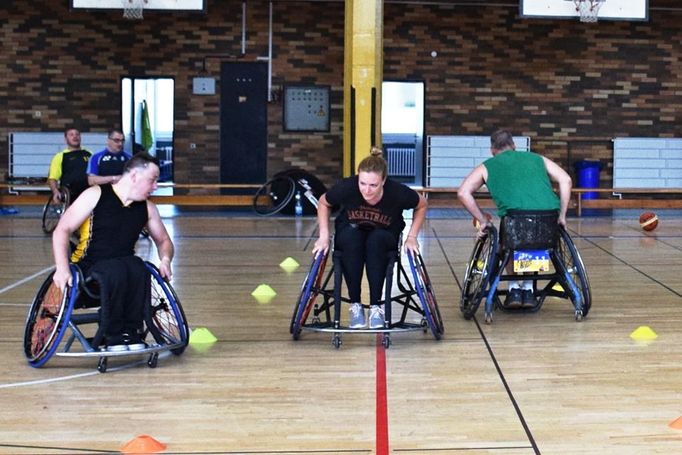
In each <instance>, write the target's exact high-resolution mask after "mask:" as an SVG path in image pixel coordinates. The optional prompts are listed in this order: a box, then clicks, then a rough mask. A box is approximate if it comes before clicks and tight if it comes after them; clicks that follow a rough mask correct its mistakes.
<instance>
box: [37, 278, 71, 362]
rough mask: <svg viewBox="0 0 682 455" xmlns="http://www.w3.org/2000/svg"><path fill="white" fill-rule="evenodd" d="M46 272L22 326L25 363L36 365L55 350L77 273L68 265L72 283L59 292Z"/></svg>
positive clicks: (69, 308)
mask: <svg viewBox="0 0 682 455" xmlns="http://www.w3.org/2000/svg"><path fill="white" fill-rule="evenodd" d="M53 275H54V272H52V273H50V275H49V276H48V277H47V279H46V280H45V282H44V283H43V284H42V285H41V286H40V289H39V290H38V294H37V295H36V297H35V299H33V303H32V304H31V307H30V308H29V310H28V316H27V317H26V328H25V329H24V355H25V356H26V359H27V360H28V364H29V365H31V366H32V367H35V368H38V367H41V366H42V365H44V364H45V362H47V361H48V360H49V359H50V357H52V355H53V354H54V353H55V351H56V350H57V347H58V346H59V343H60V342H61V341H62V338H63V337H64V334H65V333H66V329H67V327H68V322H69V319H70V318H71V312H72V311H73V304H74V302H75V301H76V297H77V294H78V292H77V291H75V289H78V284H79V274H78V273H76V272H75V270H74V268H73V267H72V275H73V286H72V287H68V286H67V288H66V289H65V290H64V292H62V291H61V290H60V289H59V288H58V287H57V286H56V285H55V284H54V282H53V281H52V276H53Z"/></svg>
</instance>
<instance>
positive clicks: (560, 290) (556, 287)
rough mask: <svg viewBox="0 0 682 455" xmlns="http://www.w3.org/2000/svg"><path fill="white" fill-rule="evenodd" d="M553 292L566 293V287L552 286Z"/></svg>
mask: <svg viewBox="0 0 682 455" xmlns="http://www.w3.org/2000/svg"><path fill="white" fill-rule="evenodd" d="M552 290H554V291H557V292H564V287H563V286H562V285H560V284H559V283H557V284H555V285H554V286H552Z"/></svg>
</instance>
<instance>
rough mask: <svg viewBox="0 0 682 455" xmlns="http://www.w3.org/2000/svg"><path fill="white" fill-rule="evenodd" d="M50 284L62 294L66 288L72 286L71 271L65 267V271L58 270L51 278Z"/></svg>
mask: <svg viewBox="0 0 682 455" xmlns="http://www.w3.org/2000/svg"><path fill="white" fill-rule="evenodd" d="M52 282H53V283H54V284H55V286H57V287H58V288H59V290H60V291H62V292H64V291H65V290H66V286H72V285H73V277H72V275H71V269H70V268H68V267H67V268H66V269H65V270H62V269H60V268H58V269H57V270H55V272H54V275H53V276H52Z"/></svg>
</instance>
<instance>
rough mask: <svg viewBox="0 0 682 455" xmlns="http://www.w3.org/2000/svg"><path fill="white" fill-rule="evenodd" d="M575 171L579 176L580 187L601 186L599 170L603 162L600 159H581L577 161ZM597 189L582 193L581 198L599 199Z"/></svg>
mask: <svg viewBox="0 0 682 455" xmlns="http://www.w3.org/2000/svg"><path fill="white" fill-rule="evenodd" d="M574 166H575V173H576V175H577V176H578V188H599V171H601V169H602V163H601V162H600V161H598V160H580V161H576V163H575V165H574ZM597 197H598V193H597V192H596V191H588V192H586V193H582V194H581V195H580V199H597Z"/></svg>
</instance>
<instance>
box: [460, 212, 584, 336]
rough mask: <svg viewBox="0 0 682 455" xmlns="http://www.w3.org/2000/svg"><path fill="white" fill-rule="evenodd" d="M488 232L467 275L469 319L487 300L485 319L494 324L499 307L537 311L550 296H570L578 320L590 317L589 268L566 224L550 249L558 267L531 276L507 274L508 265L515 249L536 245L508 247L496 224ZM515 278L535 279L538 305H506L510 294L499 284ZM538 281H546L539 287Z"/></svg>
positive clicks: (463, 306)
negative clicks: (504, 303)
mask: <svg viewBox="0 0 682 455" xmlns="http://www.w3.org/2000/svg"><path fill="white" fill-rule="evenodd" d="M484 233H485V235H484V236H483V237H482V238H479V239H477V241H476V244H475V246H474V250H473V252H472V254H471V257H470V259H469V262H468V263H467V268H466V272H465V275H464V282H463V286H462V295H461V300H460V311H461V312H462V315H463V316H464V318H465V319H471V318H472V317H473V316H474V314H475V313H476V310H477V309H478V307H479V305H480V303H481V301H482V300H484V299H485V322H486V323H488V324H490V323H492V320H493V311H494V310H495V309H500V310H502V311H505V312H524V313H532V312H537V311H538V310H540V308H541V307H542V305H543V303H544V301H545V299H546V298H547V297H558V298H564V299H570V300H571V302H572V303H573V309H574V316H575V320H576V321H581V320H582V319H583V318H585V317H586V316H587V314H588V312H589V311H590V307H591V306H592V294H591V290H590V284H589V281H588V277H587V271H586V270H585V265H584V264H583V261H582V258H581V257H580V253H579V252H578V250H577V249H576V247H575V244H574V243H573V240H572V239H571V237H570V235H569V234H568V232H567V231H566V229H565V228H564V227H563V226H561V225H557V232H556V238H555V242H554V244H553V246H550V247H548V248H546V249H547V251H548V252H549V258H550V261H551V263H552V266H553V269H554V270H553V271H551V272H549V273H540V272H533V273H532V274H531V275H528V274H517V273H511V274H509V273H505V267H506V266H507V264H509V262H510V260H512V257H513V254H514V251H518V250H524V249H532V246H531V247H526V246H524V245H523V244H521V245H517V246H515V247H514V248H507V247H505V245H504V242H500V240H499V236H498V231H497V229H496V228H495V226H493V225H488V226H487V227H486V228H485V231H484ZM544 246H548V245H544ZM512 280H532V281H533V295H534V298H535V305H534V306H532V307H530V308H518V309H509V308H505V307H504V305H503V303H502V300H501V297H503V296H506V295H507V294H508V293H509V291H508V290H504V289H498V285H499V284H500V282H502V281H512ZM538 282H546V284H544V286H542V287H539V286H538Z"/></svg>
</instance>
